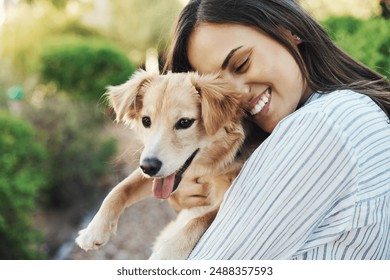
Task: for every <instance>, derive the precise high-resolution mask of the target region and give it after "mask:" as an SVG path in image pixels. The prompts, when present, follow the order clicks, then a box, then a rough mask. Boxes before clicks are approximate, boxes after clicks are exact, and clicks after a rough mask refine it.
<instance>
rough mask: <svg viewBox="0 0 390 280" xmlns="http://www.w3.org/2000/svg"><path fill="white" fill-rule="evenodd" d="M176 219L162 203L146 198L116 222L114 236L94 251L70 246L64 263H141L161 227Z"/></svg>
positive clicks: (167, 206)
mask: <svg viewBox="0 0 390 280" xmlns="http://www.w3.org/2000/svg"><path fill="white" fill-rule="evenodd" d="M175 216H176V214H175V212H174V211H173V209H172V208H171V207H170V206H169V205H168V203H167V202H166V201H158V200H156V199H154V198H149V199H147V200H144V201H142V202H139V203H137V204H136V205H134V206H131V207H130V208H128V209H127V210H126V211H125V213H124V214H123V215H122V217H121V219H120V220H119V225H118V231H117V234H116V235H114V236H113V237H112V238H111V240H110V241H109V243H107V244H106V245H105V246H104V247H102V248H100V249H99V250H97V251H88V252H84V251H83V250H82V249H80V248H79V247H78V246H77V245H75V244H74V245H73V246H72V248H71V250H70V253H69V255H68V256H67V257H66V259H68V260H144V259H148V257H149V256H150V254H151V246H152V245H153V242H154V240H155V238H156V237H157V235H158V233H159V232H160V231H161V230H162V229H163V227H164V226H165V225H166V224H167V223H168V222H169V221H171V220H172V219H173V218H174V217H175Z"/></svg>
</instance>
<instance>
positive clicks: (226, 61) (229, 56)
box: [221, 46, 243, 70]
mask: <svg viewBox="0 0 390 280" xmlns="http://www.w3.org/2000/svg"><path fill="white" fill-rule="evenodd" d="M242 47H243V46H239V47H237V48H234V49H232V50H231V51H230V52H229V53H228V55H227V56H226V58H225V60H224V61H223V62H222V65H221V69H222V70H225V69H226V67H227V65H228V64H229V61H230V59H231V58H232V56H233V55H234V53H235V52H236V51H237V50H239V49H241V48H242Z"/></svg>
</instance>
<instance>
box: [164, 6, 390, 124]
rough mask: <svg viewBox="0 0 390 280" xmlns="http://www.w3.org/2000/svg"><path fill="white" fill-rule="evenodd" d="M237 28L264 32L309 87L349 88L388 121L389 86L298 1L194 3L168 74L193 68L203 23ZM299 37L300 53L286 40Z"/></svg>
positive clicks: (177, 36)
mask: <svg viewBox="0 0 390 280" xmlns="http://www.w3.org/2000/svg"><path fill="white" fill-rule="evenodd" d="M204 22H211V23H236V24H242V25H247V26H252V27H254V28H258V29H260V30H262V31H264V32H266V33H267V34H268V35H269V36H271V37H272V38H273V39H275V40H276V41H278V42H279V43H281V44H282V45H284V46H285V47H286V48H287V50H288V51H289V52H290V53H291V55H292V56H293V57H294V58H295V60H296V62H297V63H298V65H299V67H300V69H301V71H302V73H303V76H304V78H305V79H306V81H307V84H308V87H309V88H311V89H312V90H313V91H320V92H323V93H328V92H331V91H334V90H339V89H351V90H354V91H356V92H359V93H362V94H366V95H368V96H369V97H370V98H371V99H372V100H373V101H375V102H376V103H377V104H378V105H379V106H380V107H381V108H382V109H383V110H384V112H385V113H386V114H387V115H388V116H389V117H390V82H389V81H388V80H387V79H386V77H383V76H381V75H380V74H378V73H377V72H375V71H373V70H371V69H369V68H368V67H366V66H364V65H363V64H361V63H360V62H358V61H357V60H355V59H353V58H352V57H350V56H349V55H347V54H346V53H345V52H343V51H342V50H340V49H339V48H338V47H337V46H336V45H335V44H334V43H333V42H332V41H331V39H330V38H329V36H328V34H327V33H326V32H325V30H324V29H323V28H322V27H321V26H320V25H319V24H318V23H317V22H316V21H315V20H314V19H313V18H312V17H311V16H310V15H309V14H308V13H307V12H306V11H305V10H304V9H302V7H301V6H300V5H299V4H297V3H296V2H295V1H294V0H191V1H190V2H189V3H188V4H187V6H186V7H185V8H184V9H183V10H182V12H181V14H180V17H179V20H178V22H177V26H176V29H175V33H174V37H173V40H172V44H171V48H170V50H169V52H168V54H167V58H166V65H165V68H164V71H168V70H170V71H172V72H186V71H191V70H194V69H192V67H191V65H190V63H189V61H188V57H187V42H188V38H189V36H190V34H191V33H192V31H193V30H194V28H195V27H196V26H197V25H199V24H200V23H204ZM286 29H287V30H289V31H291V32H292V33H293V34H295V35H297V36H299V37H300V38H301V41H302V42H301V44H299V45H298V51H299V53H298V51H296V48H294V46H293V45H292V42H291V40H289V39H288V38H287V35H286V32H282V31H283V30H286Z"/></svg>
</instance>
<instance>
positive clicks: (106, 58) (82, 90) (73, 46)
mask: <svg viewBox="0 0 390 280" xmlns="http://www.w3.org/2000/svg"><path fill="white" fill-rule="evenodd" d="M40 65H41V68H40V76H41V78H42V79H43V81H44V82H54V83H55V84H56V85H57V86H58V88H59V89H61V90H64V91H67V92H69V93H70V94H71V95H72V96H74V97H77V98H78V99H84V100H91V101H95V102H96V101H98V100H99V99H100V98H101V96H102V94H103V93H104V92H105V88H106V87H107V86H108V85H117V84H121V83H123V82H125V81H126V80H127V79H128V78H129V77H130V76H131V74H133V72H134V71H135V67H134V66H133V65H132V63H131V62H130V61H129V59H128V58H127V56H126V55H125V54H124V53H123V52H122V51H120V50H119V49H117V48H115V47H114V46H112V45H111V44H109V43H107V42H106V41H103V40H98V39H92V38H88V39H83V38H81V37H61V38H59V39H56V40H52V41H51V42H49V43H47V44H45V45H44V47H43V48H42V51H41V53H40Z"/></svg>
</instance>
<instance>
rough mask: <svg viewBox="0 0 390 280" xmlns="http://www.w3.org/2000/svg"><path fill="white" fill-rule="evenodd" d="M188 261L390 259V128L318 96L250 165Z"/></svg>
mask: <svg viewBox="0 0 390 280" xmlns="http://www.w3.org/2000/svg"><path fill="white" fill-rule="evenodd" d="M190 258H191V259H390V124H389V123H388V118H387V116H386V115H385V114H384V112H383V111H382V110H381V109H380V108H379V107H378V106H377V105H376V104H375V103H374V102H373V101H372V100H371V99H370V98H368V97H367V96H364V95H361V94H358V93H355V92H352V91H348V90H342V91H336V92H333V93H330V94H318V93H316V94H314V95H313V96H312V97H311V98H310V99H309V100H308V102H307V103H306V104H305V105H304V106H303V107H302V108H300V109H299V110H297V111H296V112H294V113H293V114H291V115H290V116H288V117H287V118H285V119H284V120H282V121H281V122H280V123H279V124H278V125H277V127H276V128H275V129H274V131H273V133H272V134H271V135H270V136H269V137H268V139H267V140H266V141H265V142H264V143H263V144H262V145H261V146H260V147H259V148H258V149H257V150H256V151H255V152H254V153H253V155H252V156H251V157H250V158H249V159H248V161H247V162H246V164H245V166H244V168H243V169H242V171H241V173H240V174H239V176H238V177H237V178H236V180H235V182H234V183H233V185H232V187H231V188H230V189H229V191H228V192H227V194H226V196H225V199H224V202H223V205H222V206H221V210H220V212H219V214H218V216H217V218H216V220H215V221H214V223H213V224H212V225H211V227H210V228H209V229H208V230H207V232H206V233H205V234H204V236H203V237H202V238H201V240H200V241H199V243H198V245H197V246H196V247H195V249H194V251H193V252H192V254H191V255H190Z"/></svg>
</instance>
